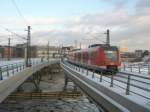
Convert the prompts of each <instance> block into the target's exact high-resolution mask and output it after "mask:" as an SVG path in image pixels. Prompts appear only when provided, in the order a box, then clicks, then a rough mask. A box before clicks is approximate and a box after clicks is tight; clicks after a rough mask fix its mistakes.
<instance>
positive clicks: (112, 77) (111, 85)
mask: <svg viewBox="0 0 150 112" xmlns="http://www.w3.org/2000/svg"><path fill="white" fill-rule="evenodd" d="M113 81H114V75H113V74H111V83H110V87H113Z"/></svg>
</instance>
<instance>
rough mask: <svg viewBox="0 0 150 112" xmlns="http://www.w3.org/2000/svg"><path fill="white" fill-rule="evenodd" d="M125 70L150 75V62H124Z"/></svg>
mask: <svg viewBox="0 0 150 112" xmlns="http://www.w3.org/2000/svg"><path fill="white" fill-rule="evenodd" d="M122 68H123V71H128V72H135V73H139V74H147V75H150V64H123V67H122Z"/></svg>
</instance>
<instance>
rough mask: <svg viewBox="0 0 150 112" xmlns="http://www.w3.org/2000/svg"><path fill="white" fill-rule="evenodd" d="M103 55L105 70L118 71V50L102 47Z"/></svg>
mask: <svg viewBox="0 0 150 112" xmlns="http://www.w3.org/2000/svg"><path fill="white" fill-rule="evenodd" d="M104 54H105V65H106V68H107V70H113V71H118V69H119V67H120V66H121V59H120V51H119V49H118V48H117V47H116V46H108V47H104Z"/></svg>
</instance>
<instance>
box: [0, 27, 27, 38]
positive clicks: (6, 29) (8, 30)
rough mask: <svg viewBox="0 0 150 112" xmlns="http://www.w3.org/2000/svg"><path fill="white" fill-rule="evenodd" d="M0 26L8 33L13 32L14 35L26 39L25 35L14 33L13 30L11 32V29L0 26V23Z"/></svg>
mask: <svg viewBox="0 0 150 112" xmlns="http://www.w3.org/2000/svg"><path fill="white" fill-rule="evenodd" d="M0 27H1V28H3V29H4V30H5V31H7V32H9V33H11V34H13V35H15V36H17V37H20V38H22V39H24V40H26V39H27V38H26V37H24V36H21V35H19V34H17V33H15V32H13V31H11V30H10V29H8V28H5V27H3V26H1V25H0Z"/></svg>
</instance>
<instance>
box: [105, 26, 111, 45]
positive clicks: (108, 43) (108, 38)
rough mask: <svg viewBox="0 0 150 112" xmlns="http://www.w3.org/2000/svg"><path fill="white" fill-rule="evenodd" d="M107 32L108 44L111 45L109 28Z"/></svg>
mask: <svg viewBox="0 0 150 112" xmlns="http://www.w3.org/2000/svg"><path fill="white" fill-rule="evenodd" d="M105 34H106V35H107V38H106V44H107V45H108V46H109V45H110V36H109V29H107V32H106V33H105Z"/></svg>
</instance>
